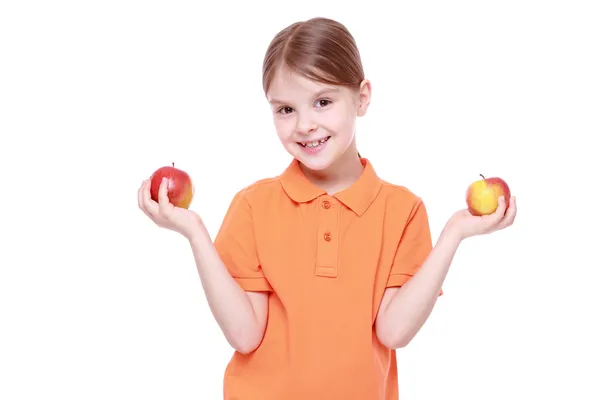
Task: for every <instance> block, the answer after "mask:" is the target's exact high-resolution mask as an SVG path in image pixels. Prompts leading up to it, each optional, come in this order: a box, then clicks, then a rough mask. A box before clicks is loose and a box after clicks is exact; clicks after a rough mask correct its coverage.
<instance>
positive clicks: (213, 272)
mask: <svg viewBox="0 0 600 400" xmlns="http://www.w3.org/2000/svg"><path fill="white" fill-rule="evenodd" d="M190 245H191V247H192V252H193V254H194V260H195V261H196V267H197V269H198V274H199V275H200V280H201V282H202V287H203V288H204V293H205V295H206V299H207V301H208V305H209V307H210V309H211V311H212V314H213V316H214V317H215V319H216V321H217V323H218V324H219V326H220V327H221V330H222V331H223V333H224V335H225V337H226V339H227V341H228V342H229V344H231V346H232V347H233V348H235V349H236V350H237V351H239V352H240V353H244V354H247V353H250V352H252V351H254V350H255V349H256V348H257V347H258V345H259V344H260V342H261V341H262V338H263V335H264V332H265V327H266V322H267V313H268V302H267V299H268V294H267V293H266V292H245V291H244V290H243V289H242V288H241V287H240V286H239V285H238V284H237V282H236V281H235V280H234V279H233V277H232V276H231V274H230V273H229V271H228V270H227V268H226V267H225V265H224V264H223V261H222V260H221V258H220V257H219V254H218V253H217V250H216V248H215V246H214V244H213V242H212V240H211V238H210V236H209V234H208V232H207V231H206V228H205V226H204V224H200V228H199V229H197V230H196V232H195V233H194V234H193V235H192V236H191V237H190Z"/></svg>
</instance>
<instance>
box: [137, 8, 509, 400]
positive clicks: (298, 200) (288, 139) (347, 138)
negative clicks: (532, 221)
mask: <svg viewBox="0 0 600 400" xmlns="http://www.w3.org/2000/svg"><path fill="white" fill-rule="evenodd" d="M263 86H264V91H265V95H266V98H267V100H268V102H269V104H270V107H271V110H272V113H273V119H274V123H275V128H276V132H277V135H278V137H279V140H280V141H281V143H282V145H283V147H284V148H285V149H286V151H287V152H288V153H289V154H291V155H292V156H293V161H292V162H291V163H290V165H289V167H288V168H286V169H285V171H283V172H282V173H281V174H280V175H278V176H276V177H273V178H268V179H263V180H261V181H258V182H255V183H253V184H252V185H250V186H248V187H246V188H244V189H243V190H241V191H239V192H238V193H237V194H236V196H235V198H234V199H233V201H232V203H231V205H230V208H229V209H228V211H227V214H226V216H225V218H224V221H223V224H222V226H221V228H220V230H219V233H218V235H217V237H216V239H215V242H214V243H213V242H212V241H211V239H210V236H209V234H208V232H207V230H206V228H205V226H204V224H203V223H202V219H201V217H200V216H198V215H197V214H196V213H194V212H192V211H189V210H186V209H182V208H178V207H174V206H173V205H172V204H170V203H169V200H168V198H167V195H166V190H167V182H163V183H162V185H161V187H160V193H159V201H158V202H153V201H152V200H151V199H150V182H149V181H148V180H146V181H144V182H143V184H142V186H141V188H140V190H139V193H138V198H139V206H140V208H141V209H142V210H143V211H144V213H146V215H147V216H148V217H149V218H151V219H152V220H153V221H154V222H155V223H156V224H157V225H158V226H160V227H163V228H167V229H171V230H173V231H176V232H179V233H180V234H181V235H183V236H184V237H185V238H186V239H187V240H188V241H189V243H190V245H191V249H192V251H193V255H194V258H195V262H196V265H197V269H198V273H199V275H200V279H201V282H202V285H203V288H204V291H205V294H206V298H207V300H208V304H209V305H210V308H211V311H212V313H213V315H214V317H215V319H216V321H217V322H218V324H219V326H220V327H221V329H222V331H223V334H224V335H225V337H226V338H227V340H228V342H229V343H230V344H231V346H232V347H233V348H234V349H235V350H236V351H235V353H234V355H233V357H232V359H231V361H230V363H229V365H228V367H227V370H226V372H225V380H224V399H226V400H234V399H235V400H283V399H285V400H293V399H310V400H313V399H314V400H318V399H327V400H335V399H340V400H342V399H343V400H352V399H357V400H393V399H398V384H397V370H396V358H395V357H396V353H395V349H398V348H401V347H404V346H406V345H407V344H408V343H410V341H411V340H412V338H413V337H414V336H415V335H416V333H417V332H418V331H419V329H420V328H421V327H422V326H423V324H424V323H425V321H426V320H427V318H428V316H429V315H430V313H431V310H432V308H433V306H434V304H435V302H436V300H437V297H438V296H439V295H440V294H441V287H442V283H443V281H444V279H445V277H446V274H447V273H448V269H449V267H450V262H451V260H452V258H453V256H454V254H455V252H456V250H457V248H458V246H459V244H460V243H461V241H463V240H464V239H466V238H468V237H470V236H474V235H480V234H484V233H490V232H492V231H495V230H499V229H503V228H506V227H507V226H509V225H511V224H512V223H513V220H514V218H515V214H516V205H515V201H514V198H511V199H510V203H509V206H508V207H507V206H506V204H505V202H504V199H501V201H500V204H499V207H498V209H497V211H496V212H495V213H494V214H493V215H490V216H486V217H474V216H471V215H470V214H469V212H468V211H467V210H462V211H459V212H457V213H456V214H454V215H453V216H452V217H451V218H450V219H449V220H448V222H447V224H446V225H445V227H444V229H443V232H442V234H441V235H440V237H439V239H438V240H437V243H436V245H435V247H433V246H432V241H431V238H430V231H429V224H428V219H427V212H426V209H425V206H424V205H423V202H422V201H421V199H420V198H419V197H418V196H416V195H415V194H413V193H412V192H410V191H409V190H408V189H406V188H404V187H402V186H398V185H393V184H391V183H388V182H385V181H383V180H381V179H380V178H379V177H378V176H377V174H376V173H375V170H374V167H373V166H372V164H371V163H370V162H369V160H368V159H366V158H363V157H361V156H360V155H359V154H358V152H357V148H356V140H355V123H356V118H357V117H361V116H364V115H365V114H366V112H367V108H368V106H369V101H370V97H371V86H370V82H369V81H368V80H367V79H365V76H364V73H363V68H362V64H361V58H360V55H359V51H358V49H357V47H356V44H355V41H354V39H353V37H352V36H351V34H350V33H349V32H348V31H347V29H346V28H345V27H344V26H343V25H341V24H340V23H338V22H336V21H333V20H330V19H325V18H315V19H312V20H309V21H305V22H298V23H294V24H292V25H290V26H289V27H287V28H285V29H284V30H282V31H281V32H279V33H278V34H277V35H276V36H275V38H274V39H273V40H272V42H271V44H270V46H269V48H268V50H267V53H266V55H265V58H264V65H263Z"/></svg>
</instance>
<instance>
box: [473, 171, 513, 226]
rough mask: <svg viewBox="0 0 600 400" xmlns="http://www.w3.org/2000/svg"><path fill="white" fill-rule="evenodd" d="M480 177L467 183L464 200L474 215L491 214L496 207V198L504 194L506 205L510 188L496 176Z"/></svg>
mask: <svg viewBox="0 0 600 400" xmlns="http://www.w3.org/2000/svg"><path fill="white" fill-rule="evenodd" d="M480 176H481V179H480V180H478V181H475V182H473V183H472V184H471V185H469V188H468V189H467V194H466V201H467V206H468V209H469V212H470V213H471V214H473V215H476V216H482V215H489V214H492V213H493V212H494V211H496V209H497V208H498V199H499V197H500V196H504V200H505V201H506V206H507V207H508V203H509V201H510V196H511V194H510V188H509V187H508V184H507V183H506V182H505V181H504V180H503V179H502V178H498V177H493V178H486V177H484V176H483V175H480Z"/></svg>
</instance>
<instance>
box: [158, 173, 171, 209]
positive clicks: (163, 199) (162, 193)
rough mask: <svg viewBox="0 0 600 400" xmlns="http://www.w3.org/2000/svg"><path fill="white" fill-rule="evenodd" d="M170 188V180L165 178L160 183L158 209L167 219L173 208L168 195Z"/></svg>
mask: <svg viewBox="0 0 600 400" xmlns="http://www.w3.org/2000/svg"><path fill="white" fill-rule="evenodd" d="M168 187H169V180H168V179H167V178H163V179H162V182H161V183H160V187H159V188H158V208H159V211H160V213H161V215H163V216H164V217H167V216H168V215H169V213H170V212H171V209H172V208H173V205H172V204H171V202H170V201H169V196H168V195H167V191H168Z"/></svg>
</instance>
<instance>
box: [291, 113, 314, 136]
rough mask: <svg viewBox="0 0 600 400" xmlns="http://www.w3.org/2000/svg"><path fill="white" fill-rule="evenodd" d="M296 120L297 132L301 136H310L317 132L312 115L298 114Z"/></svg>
mask: <svg viewBox="0 0 600 400" xmlns="http://www.w3.org/2000/svg"><path fill="white" fill-rule="evenodd" d="M297 115H298V117H297V118H298V119H297V120H296V132H297V133H298V134H300V135H310V134H311V133H313V132H314V131H315V130H317V124H316V122H315V121H314V120H313V119H312V118H311V116H310V114H306V113H305V114H300V113H298V114H297Z"/></svg>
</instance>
